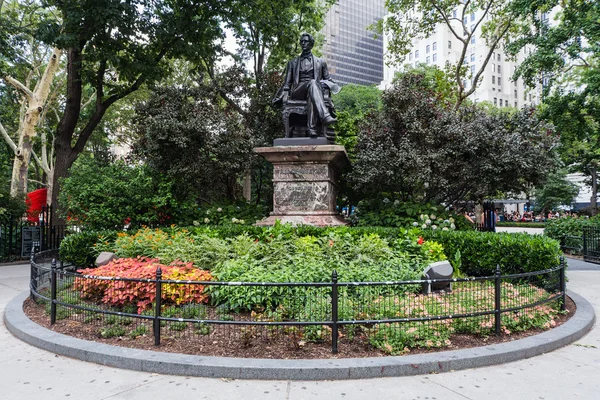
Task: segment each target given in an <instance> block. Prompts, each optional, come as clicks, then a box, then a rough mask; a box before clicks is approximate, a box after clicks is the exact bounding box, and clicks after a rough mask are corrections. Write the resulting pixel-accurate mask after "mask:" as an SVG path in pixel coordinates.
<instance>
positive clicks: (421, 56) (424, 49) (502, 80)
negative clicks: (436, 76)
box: [379, 5, 549, 107]
mask: <svg viewBox="0 0 600 400" xmlns="http://www.w3.org/2000/svg"><path fill="white" fill-rule="evenodd" d="M482 13H483V12H482V11H476V12H473V13H470V14H469V13H465V14H464V19H463V21H462V22H461V21H460V20H459V19H458V20H457V19H455V20H454V21H453V22H452V24H453V28H454V30H455V31H456V32H462V31H463V30H469V29H472V30H474V31H475V33H474V34H473V35H472V37H471V40H470V43H469V46H468V48H467V53H466V54H465V58H464V60H463V65H464V66H465V67H466V69H467V71H466V74H467V76H466V77H465V79H464V80H463V84H464V86H465V89H466V90H469V89H470V88H471V87H472V85H473V84H474V82H473V79H472V77H473V76H474V75H475V74H476V73H477V71H479V70H480V68H481V66H482V65H483V63H484V61H485V60H486V58H487V57H488V55H489V56H490V58H489V60H488V63H487V65H486V67H485V70H484V71H483V73H482V75H481V78H480V81H479V84H478V86H477V88H476V90H475V92H474V93H473V94H472V95H470V96H469V99H470V100H472V101H475V102H481V101H489V102H490V103H493V104H494V105H496V106H499V107H508V106H511V107H522V106H524V105H527V104H538V103H539V102H540V101H541V91H542V85H540V86H539V87H536V88H528V87H526V86H525V84H524V82H523V80H522V79H518V80H516V81H513V80H512V76H513V73H514V71H515V69H516V68H517V66H518V65H519V63H520V62H522V61H523V60H524V59H525V57H526V56H527V55H528V54H527V53H529V52H531V51H532V49H524V50H522V51H521V53H520V54H518V55H517V56H516V58H511V57H508V56H507V54H506V53H505V52H504V51H503V48H502V45H500V46H498V47H497V48H496V49H495V51H493V52H492V54H489V53H490V51H489V50H490V48H489V47H488V46H487V44H486V41H485V39H484V38H483V37H482V36H481V26H477V24H476V23H477V21H479V19H480V18H481V15H482ZM453 15H454V16H456V15H458V16H460V15H463V14H462V5H459V6H457V9H456V10H455V11H454V14H453ZM548 16H549V14H544V15H543V17H545V18H548ZM386 45H387V40H384V46H386ZM462 50H463V44H462V43H461V42H460V41H459V40H458V39H456V37H455V36H454V34H453V33H452V32H451V31H450V29H449V28H448V26H447V25H446V24H445V23H440V24H438V26H437V27H436V29H435V31H434V32H433V34H431V35H430V36H429V37H427V38H416V39H413V41H412V46H411V49H410V51H409V53H408V55H407V56H406V58H405V59H404V63H403V64H402V65H400V66H388V65H386V66H385V68H384V79H383V80H382V82H381V84H380V86H379V87H380V88H381V89H385V88H386V87H387V86H389V85H390V84H391V83H392V80H393V78H394V75H395V74H396V72H399V71H402V70H404V69H405V68H406V66H417V65H419V64H426V65H436V66H438V67H439V68H440V69H444V68H445V67H446V65H447V64H448V63H449V64H451V65H456V63H457V62H458V61H459V59H460V55H461V52H462Z"/></svg>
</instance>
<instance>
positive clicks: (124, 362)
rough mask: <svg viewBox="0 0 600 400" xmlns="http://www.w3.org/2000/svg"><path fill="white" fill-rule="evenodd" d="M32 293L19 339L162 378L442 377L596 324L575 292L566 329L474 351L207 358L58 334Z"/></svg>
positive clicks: (18, 313) (13, 322) (19, 300)
mask: <svg viewBox="0 0 600 400" xmlns="http://www.w3.org/2000/svg"><path fill="white" fill-rule="evenodd" d="M28 295H29V292H24V293H22V294H20V295H18V296H16V297H15V298H14V299H12V300H11V301H10V302H9V303H8V305H7V306H6V309H5V313H4V322H5V324H6V327H7V328H8V330H9V331H10V332H11V333H12V334H13V335H15V336H16V337H17V338H19V339H21V340H23V341H24V342H26V343H29V344H31V345H33V346H36V347H39V348H42V349H44V350H47V351H50V352H53V353H56V354H60V355H63V356H67V357H72V358H76V359H79V360H82V361H89V362H94V363H98V364H102V365H108V366H112V367H117V368H124V369H131V370H137V371H143V372H153V373H160V374H171V375H184V376H197V377H209V378H210V377H212V378H233V379H262V380H337V379H364V378H381V377H395V376H409V375H421V374H429V373H440V372H447V371H455V370H461V369H468V368H476V367H483V366H490V365H496V364H503V363H507V362H512V361H516V360H521V359H524V358H530V357H533V356H537V355H540V354H543V353H547V352H550V351H553V350H556V349H558V348H560V347H563V346H566V345H568V344H570V343H573V342H574V341H576V340H578V339H579V338H581V337H582V336H584V335H585V334H586V333H587V332H589V330H590V329H591V328H592V326H593V325H594V322H595V319H596V316H595V313H594V308H593V306H592V305H591V304H590V303H589V302H588V301H587V300H585V299H584V298H583V297H581V296H579V295H578V294H576V293H573V292H570V291H569V292H568V295H569V296H570V297H571V299H572V300H573V301H574V302H575V304H576V305H577V311H576V313H575V315H574V316H573V317H571V319H569V320H568V321H567V322H566V323H564V324H563V325H561V326H559V327H557V328H554V329H552V330H549V331H546V332H543V333H541V334H539V335H535V336H531V337H528V338H524V339H520V340H515V341H512V342H507V343H501V344H494V345H489V346H485V347H477V348H472V349H463V350H452V351H444V352H437V353H428V354H415V355H408V356H398V357H392V356H390V357H376V358H343V359H321V360H273V359H246V358H228V357H205V356H194V355H186V354H174V353H161V352H156V351H148V350H139V349H129V348H124V347H117V346H110V345H106V344H102V343H96V342H91V341H85V340H81V339H76V338H73V337H70V336H67V335H63V334H60V333H56V332H53V331H51V330H49V329H46V328H44V327H42V326H40V325H37V324H36V323H34V322H33V321H31V320H30V319H29V318H27V316H26V315H25V313H24V312H23V302H24V301H25V300H26V299H27V297H28Z"/></svg>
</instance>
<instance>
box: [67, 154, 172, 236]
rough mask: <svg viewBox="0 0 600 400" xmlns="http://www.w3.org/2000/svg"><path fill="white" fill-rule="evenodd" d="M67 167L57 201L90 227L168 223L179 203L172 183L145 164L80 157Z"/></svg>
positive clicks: (76, 219)
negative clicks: (155, 173)
mask: <svg viewBox="0 0 600 400" xmlns="http://www.w3.org/2000/svg"><path fill="white" fill-rule="evenodd" d="M69 171H70V175H69V177H67V178H64V180H63V182H62V183H61V190H60V195H59V202H60V203H61V204H62V205H63V207H64V209H65V211H66V212H67V214H68V216H69V217H71V219H73V220H75V221H77V222H78V223H80V224H83V225H85V226H87V227H89V228H92V229H109V228H122V227H123V226H124V225H127V224H131V226H136V227H139V226H141V225H142V224H145V225H148V224H155V223H171V222H170V221H171V220H172V216H171V214H172V212H173V211H174V210H177V209H179V206H180V204H178V203H177V202H176V201H175V200H174V199H173V196H172V194H171V189H172V188H171V186H172V183H171V182H169V181H167V180H166V179H161V178H159V177H157V176H154V175H153V173H152V171H151V170H150V169H149V168H148V167H147V166H144V165H129V164H127V163H125V162H124V161H120V160H119V161H116V162H114V163H110V164H102V163H100V162H99V161H98V160H97V159H94V158H91V157H79V158H78V159H77V161H75V164H74V165H73V167H72V168H71V169H70V170H69Z"/></svg>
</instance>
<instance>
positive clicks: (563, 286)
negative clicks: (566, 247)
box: [559, 257, 567, 311]
mask: <svg viewBox="0 0 600 400" xmlns="http://www.w3.org/2000/svg"><path fill="white" fill-rule="evenodd" d="M566 268H567V263H566V261H565V257H561V258H560V279H559V281H560V282H559V284H560V291H561V292H562V304H561V305H560V309H561V310H562V311H565V310H566V309H567V279H566V277H565V270H566Z"/></svg>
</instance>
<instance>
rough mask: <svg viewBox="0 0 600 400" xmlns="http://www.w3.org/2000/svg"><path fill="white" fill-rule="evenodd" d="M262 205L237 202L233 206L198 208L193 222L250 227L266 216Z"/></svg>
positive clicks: (217, 205)
mask: <svg viewBox="0 0 600 400" xmlns="http://www.w3.org/2000/svg"><path fill="white" fill-rule="evenodd" d="M267 214H268V213H267V210H266V208H265V207H264V206H263V205H262V204H255V203H250V202H238V203H234V204H213V205H211V206H210V207H204V208H199V209H198V211H197V213H196V215H195V217H196V219H195V220H194V221H193V224H194V225H195V226H198V225H228V224H240V225H252V224H254V223H256V221H259V220H261V219H263V218H264V217H265V216H266V215H267Z"/></svg>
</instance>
